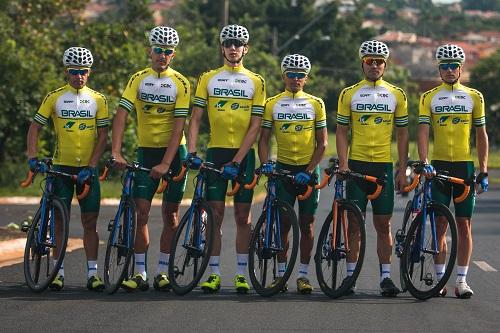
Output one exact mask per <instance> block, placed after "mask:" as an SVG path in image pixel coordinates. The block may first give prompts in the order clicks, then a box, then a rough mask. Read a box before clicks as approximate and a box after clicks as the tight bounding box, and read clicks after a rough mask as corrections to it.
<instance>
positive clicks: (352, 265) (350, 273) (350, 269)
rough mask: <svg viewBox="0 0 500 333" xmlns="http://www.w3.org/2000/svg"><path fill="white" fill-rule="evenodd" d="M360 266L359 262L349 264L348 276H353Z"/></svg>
mask: <svg viewBox="0 0 500 333" xmlns="http://www.w3.org/2000/svg"><path fill="white" fill-rule="evenodd" d="M357 264H358V262H357V261H355V262H348V263H347V265H346V266H347V276H352V274H353V273H354V270H355V269H356V265H357Z"/></svg>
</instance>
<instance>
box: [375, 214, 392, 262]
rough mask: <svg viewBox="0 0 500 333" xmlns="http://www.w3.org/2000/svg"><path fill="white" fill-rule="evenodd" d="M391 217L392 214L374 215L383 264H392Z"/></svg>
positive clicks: (379, 257)
mask: <svg viewBox="0 0 500 333" xmlns="http://www.w3.org/2000/svg"><path fill="white" fill-rule="evenodd" d="M391 217H392V215H373V225H374V226H375V230H376V231H377V255H378V259H379V262H380V264H382V265H383V264H389V265H390V264H391V255H392V235H391Z"/></svg>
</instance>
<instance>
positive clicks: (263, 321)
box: [0, 188, 500, 332]
mask: <svg viewBox="0 0 500 333" xmlns="http://www.w3.org/2000/svg"><path fill="white" fill-rule="evenodd" d="M331 198H332V194H331V192H330V191H329V190H328V189H327V190H324V191H323V192H322V195H321V201H320V209H319V210H318V214H317V216H318V220H319V221H320V223H317V224H316V228H315V230H316V231H317V232H319V229H320V226H321V223H322V220H323V219H324V218H325V217H326V215H327V214H328V210H329V205H330V202H331V201H330V200H331ZM405 203H406V200H405V199H402V198H400V197H397V198H396V208H395V212H394V218H393V226H392V230H393V232H394V231H395V230H396V229H397V227H398V226H399V225H400V223H401V219H402V211H403V207H404V204H405ZM261 205H262V204H261V203H257V204H255V205H254V209H253V214H254V219H253V220H254V221H255V220H256V219H257V216H258V214H259V210H260V208H261ZM499 206H500V189H498V188H497V189H491V190H490V191H489V192H488V193H487V194H485V195H483V196H481V197H480V198H479V199H478V200H477V206H476V215H475V218H474V221H473V232H474V241H475V247H474V252H473V257H472V260H473V261H474V262H478V264H476V263H471V266H470V269H469V276H468V282H469V284H470V285H471V287H473V289H474V292H475V295H474V296H473V298H471V299H470V300H459V299H456V298H455V297H454V296H453V288H454V281H455V274H453V275H452V277H451V278H450V283H449V285H448V290H449V292H448V296H447V297H445V298H439V299H438V298H436V299H431V300H428V301H425V302H422V301H418V300H415V299H414V298H412V297H411V295H409V294H408V293H406V294H402V295H399V296H398V297H396V298H383V297H381V296H379V291H378V282H379V278H378V261H377V258H376V251H375V236H374V234H375V232H374V229H373V226H372V223H371V214H370V213H368V216H367V235H368V244H367V253H366V258H365V263H364V266H363V270H362V272H361V275H360V277H359V279H358V283H357V286H358V290H357V293H356V294H355V295H354V296H352V297H348V298H342V299H337V300H331V299H329V298H328V297H326V296H325V295H323V294H322V292H321V290H320V288H319V286H318V284H317V281H316V279H315V278H314V271H315V270H314V263H311V265H310V269H309V272H310V276H311V278H312V281H313V282H314V286H315V291H314V292H313V293H312V295H310V296H303V295H299V294H297V293H296V292H295V285H294V284H295V278H296V273H294V274H293V275H292V277H291V280H290V281H289V282H290V290H289V292H288V293H286V294H279V295H275V296H274V297H272V298H263V297H261V296H259V295H258V294H256V293H254V292H251V293H250V294H249V295H237V294H235V292H234V291H233V288H232V279H233V276H234V270H235V255H234V232H235V227H234V219H233V211H232V209H231V208H229V209H227V211H226V216H227V218H226V221H225V223H224V229H223V253H222V254H221V264H222V273H223V277H222V290H221V292H220V293H219V294H215V295H205V294H203V293H202V292H201V291H199V290H194V291H193V292H191V293H190V294H188V295H186V296H176V295H175V294H173V293H159V292H155V291H152V290H151V291H148V292H143V293H134V294H127V293H125V292H123V291H120V292H119V293H117V294H115V295H112V296H109V295H107V294H104V293H93V292H89V291H87V290H86V289H85V281H86V263H85V257H84V252H83V249H80V250H76V251H73V252H71V253H68V254H67V255H66V260H65V272H66V274H65V275H66V277H65V279H66V281H65V282H66V284H65V287H64V289H63V290H62V291H61V292H57V293H56V292H50V291H46V292H44V293H42V294H34V293H32V292H30V291H29V289H28V288H27V287H26V286H25V285H24V276H23V271H22V264H15V265H12V266H8V267H3V268H0V299H1V302H0V332H26V331H35V330H37V331H40V330H41V331H43V332H68V331H82V332H87V331H95V332H98V331H106V332H108V331H109V332H115V331H116V332H140V331H150V332H156V331H163V332H165V331H167V332H177V331H182V332H194V331H197V332H214V331H216V332H261V331H268V332H280V331H287V332H288V331H334V330H339V331H388V332H401V331H404V332H420V331H422V332H424V331H425V332H443V331H454V332H465V331H468V332H471V331H472V332H498V327H500V316H499V315H500V306H499V302H498V300H499V299H500V289H499V287H498V286H499V285H500V275H499V273H498V271H485V270H484V269H485V268H486V269H487V267H488V266H485V265H484V263H481V262H485V263H487V264H488V265H489V266H490V267H491V268H493V270H498V269H500V257H499V256H498V253H500V242H498V241H497V240H498V237H499V236H500V226H499V225H498V223H499V219H498V211H499ZM35 208H36V207H34V206H25V205H4V206H0V216H2V218H1V219H2V220H3V221H5V222H6V223H8V222H7V221H11V220H12V221H20V220H21V219H22V218H24V217H25V216H26V215H29V214H33V213H34V210H35ZM114 209H115V207H110V206H106V207H102V213H101V217H100V223H99V230H100V235H101V238H102V239H103V240H105V239H106V237H107V232H106V231H105V228H106V226H107V221H108V220H109V219H110V218H111V217H112V215H113V212H114ZM183 210H185V208H183ZM71 214H72V216H71V218H72V224H71V228H70V236H71V237H80V236H81V234H82V231H81V226H80V224H79V222H78V221H79V214H78V209H77V207H76V206H73V210H72V213H71ZM6 223H5V224H6ZM160 228H161V220H160V216H159V207H153V209H152V212H151V218H150V231H151V232H150V233H151V247H150V251H149V255H148V257H149V258H148V267H149V272H150V275H153V274H154V272H155V270H156V262H157V256H158V241H159V234H160ZM104 253H105V247H104V245H102V246H101V247H100V255H99V259H100V260H99V268H100V274H101V275H102V267H103V257H104ZM396 260H397V259H395V260H394V261H393V267H392V272H393V279H394V280H395V282H396V283H397V282H399V272H398V268H397V261H396ZM297 266H298V265H296V267H297ZM480 266H481V267H483V268H480Z"/></svg>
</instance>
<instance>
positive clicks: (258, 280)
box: [248, 200, 299, 296]
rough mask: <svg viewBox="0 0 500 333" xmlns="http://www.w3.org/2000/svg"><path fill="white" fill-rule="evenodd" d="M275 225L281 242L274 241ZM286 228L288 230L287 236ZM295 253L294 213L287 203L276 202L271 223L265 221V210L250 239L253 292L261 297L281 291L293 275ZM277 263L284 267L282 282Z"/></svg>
mask: <svg viewBox="0 0 500 333" xmlns="http://www.w3.org/2000/svg"><path fill="white" fill-rule="evenodd" d="M278 222H279V228H280V233H279V234H280V235H281V237H280V238H281V239H280V240H278V239H276V235H277V230H276V229H277V226H278ZM267 226H269V227H270V230H269V234H268V237H269V239H268V241H269V246H268V247H266V246H264V241H265V237H266V227H267ZM285 229H288V230H289V231H288V234H287V236H286V237H285ZM280 243H281V246H280ZM298 251H299V224H298V222H297V216H296V214H295V211H294V210H293V208H292V207H291V206H290V205H289V204H288V203H286V202H283V201H280V200H276V201H275V202H274V203H273V204H272V205H271V221H270V222H269V221H267V211H263V212H262V215H261V216H260V218H259V221H258V222H257V224H256V225H255V229H254V230H253V233H252V238H251V240H250V249H249V256H248V271H249V275H250V280H251V281H252V285H253V288H254V289H255V291H256V292H257V293H259V294H260V295H262V296H272V295H274V294H276V293H278V292H280V291H281V290H282V289H283V288H284V286H285V284H286V283H287V281H288V279H289V278H290V275H291V274H292V271H293V267H294V265H295V260H296V259H297V253H298ZM279 263H282V264H283V263H284V264H285V271H284V272H282V274H283V275H282V278H281V279H277V277H278V264H279ZM273 282H276V283H273Z"/></svg>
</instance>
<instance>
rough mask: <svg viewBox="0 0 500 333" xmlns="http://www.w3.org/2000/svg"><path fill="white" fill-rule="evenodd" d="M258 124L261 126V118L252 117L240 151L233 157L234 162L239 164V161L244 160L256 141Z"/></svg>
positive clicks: (258, 129)
mask: <svg viewBox="0 0 500 333" xmlns="http://www.w3.org/2000/svg"><path fill="white" fill-rule="evenodd" d="M260 124H261V118H260V117H258V116H252V120H251V123H250V128H249V129H248V131H247V134H246V135H245V138H244V139H243V142H242V143H241V146H240V149H239V150H238V152H237V153H236V155H235V156H234V157H233V161H234V162H238V163H241V161H242V160H243V159H244V158H245V156H246V155H247V153H248V151H249V150H250V148H251V147H252V145H253V144H254V143H255V141H256V140H257V135H259V131H260Z"/></svg>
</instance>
